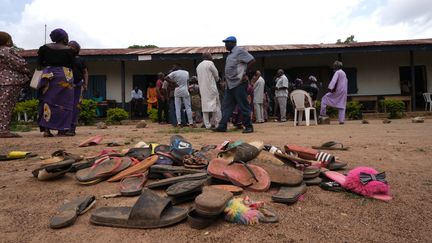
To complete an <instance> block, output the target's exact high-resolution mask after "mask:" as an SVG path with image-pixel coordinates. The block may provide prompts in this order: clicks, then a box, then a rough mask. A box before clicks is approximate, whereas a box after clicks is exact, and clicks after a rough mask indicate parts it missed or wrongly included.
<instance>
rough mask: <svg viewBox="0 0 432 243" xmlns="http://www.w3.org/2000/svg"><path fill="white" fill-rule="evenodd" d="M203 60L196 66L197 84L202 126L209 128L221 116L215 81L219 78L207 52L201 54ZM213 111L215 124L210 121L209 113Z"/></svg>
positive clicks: (216, 122)
mask: <svg viewBox="0 0 432 243" xmlns="http://www.w3.org/2000/svg"><path fill="white" fill-rule="evenodd" d="M203 59H204V60H203V61H202V62H201V63H200V64H199V65H198V66H197V69H196V71H197V76H198V86H199V91H200V95H201V108H202V113H203V120H204V126H205V127H206V128H207V129H210V128H211V126H212V125H213V126H215V125H217V124H219V121H220V119H221V118H222V114H221V107H220V101H219V92H218V89H217V86H216V82H217V81H218V80H219V75H218V70H217V69H216V66H215V65H214V63H213V61H212V55H211V53H209V52H206V53H204V54H203ZM210 113H213V114H212V115H213V116H214V118H215V119H214V121H215V124H211V123H210V119H209V115H210ZM212 120H213V119H212Z"/></svg>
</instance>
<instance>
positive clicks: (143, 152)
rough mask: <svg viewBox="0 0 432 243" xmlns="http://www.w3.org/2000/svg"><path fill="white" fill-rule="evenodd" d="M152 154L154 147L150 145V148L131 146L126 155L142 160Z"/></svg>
mask: <svg viewBox="0 0 432 243" xmlns="http://www.w3.org/2000/svg"><path fill="white" fill-rule="evenodd" d="M150 155H152V149H151V148H150V147H148V148H131V149H129V150H128V152H127V153H126V154H125V156H129V157H132V158H135V159H137V160H139V161H142V160H144V159H146V158H148V157H150Z"/></svg>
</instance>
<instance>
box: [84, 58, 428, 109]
mask: <svg viewBox="0 0 432 243" xmlns="http://www.w3.org/2000/svg"><path fill="white" fill-rule="evenodd" d="M431 57H432V52H431V51H428V52H426V51H424V52H418V53H415V57H414V61H415V65H425V66H426V71H427V80H428V90H429V91H430V92H432V58H431ZM409 58H410V57H409V52H392V53H388V52H386V53H346V54H342V61H343V63H344V67H347V68H356V69H357V88H358V93H357V95H386V94H400V92H401V91H400V77H399V67H401V66H409V65H410V59H409ZM336 59H337V55H334V54H323V55H308V56H288V57H265V58H264V60H263V59H262V58H257V62H256V64H255V65H254V68H256V69H263V65H264V68H265V69H279V68H283V69H290V68H306V70H307V69H308V68H310V69H311V70H320V72H321V74H320V76H321V78H322V79H323V80H321V81H323V84H324V87H326V85H327V84H328V82H329V79H330V78H331V77H330V76H329V73H328V70H329V68H330V67H331V65H332V63H333V62H334V61H335V60H336ZM199 62H200V60H197V61H195V63H194V61H193V60H187V61H185V60H181V61H127V62H126V63H125V67H126V102H129V101H130V91H131V90H132V82H133V80H132V78H133V75H139V74H154V75H155V74H157V73H158V72H167V71H168V70H169V69H170V68H171V67H172V65H173V64H175V63H179V64H181V65H182V66H183V67H184V68H185V69H186V70H188V71H189V72H190V75H195V65H198V64H199ZM215 64H216V67H217V68H218V70H219V72H221V73H223V67H224V64H225V60H223V59H217V60H215ZM88 67H89V73H90V75H95V74H102V75H106V76H107V99H114V100H117V102H121V77H120V61H117V62H114V61H98V62H89V63H88Z"/></svg>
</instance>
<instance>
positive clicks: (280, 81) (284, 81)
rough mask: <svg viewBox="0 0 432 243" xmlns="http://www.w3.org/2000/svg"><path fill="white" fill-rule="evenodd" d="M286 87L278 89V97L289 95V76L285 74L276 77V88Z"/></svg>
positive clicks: (276, 93) (276, 94) (276, 92)
mask: <svg viewBox="0 0 432 243" xmlns="http://www.w3.org/2000/svg"><path fill="white" fill-rule="evenodd" d="M281 87H285V88H286V89H282V90H276V91H275V96H276V97H288V78H287V77H286V76H285V74H284V75H282V76H280V77H279V78H277V79H276V88H281Z"/></svg>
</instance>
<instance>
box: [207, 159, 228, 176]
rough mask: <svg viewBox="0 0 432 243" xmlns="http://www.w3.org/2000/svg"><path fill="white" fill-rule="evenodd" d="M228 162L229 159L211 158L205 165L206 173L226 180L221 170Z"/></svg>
mask: <svg viewBox="0 0 432 243" xmlns="http://www.w3.org/2000/svg"><path fill="white" fill-rule="evenodd" d="M229 163H230V161H228V160H226V159H222V158H216V159H212V160H211V161H210V163H209V165H208V166H207V173H208V174H209V175H211V176H212V177H214V178H217V179H220V180H224V181H228V178H226V176H225V175H224V173H223V172H224V170H225V168H226V167H227V166H228V164H229Z"/></svg>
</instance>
